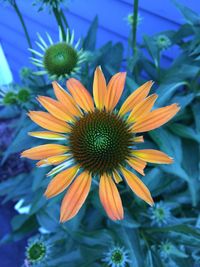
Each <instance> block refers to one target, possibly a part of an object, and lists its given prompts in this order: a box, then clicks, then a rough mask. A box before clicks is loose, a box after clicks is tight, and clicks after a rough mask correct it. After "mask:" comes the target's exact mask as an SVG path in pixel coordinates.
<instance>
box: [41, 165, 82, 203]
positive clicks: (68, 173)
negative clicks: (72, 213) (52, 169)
mask: <svg viewBox="0 0 200 267" xmlns="http://www.w3.org/2000/svg"><path fill="white" fill-rule="evenodd" d="M77 171H78V166H73V167H71V168H69V169H67V170H64V171H62V172H60V173H59V174H57V175H56V176H55V177H54V178H53V179H52V180H51V182H50V183H49V185H48V187H47V189H46V191H45V193H44V194H45V196H46V197H47V198H51V197H54V196H56V195H58V194H60V193H61V192H62V191H64V190H65V189H66V188H67V187H68V186H69V185H70V183H71V182H72V180H73V179H74V177H75V175H76V173H77Z"/></svg>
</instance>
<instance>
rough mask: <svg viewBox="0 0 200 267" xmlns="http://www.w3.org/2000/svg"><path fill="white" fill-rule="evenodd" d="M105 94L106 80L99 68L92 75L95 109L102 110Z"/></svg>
mask: <svg viewBox="0 0 200 267" xmlns="http://www.w3.org/2000/svg"><path fill="white" fill-rule="evenodd" d="M106 93H107V87H106V80H105V77H104V74H103V72H102V70H101V68H100V67H97V68H96V70H95V73H94V82H93V96H94V102H95V105H96V107H97V108H98V109H99V110H102V109H103V108H104V103H105V96H106Z"/></svg>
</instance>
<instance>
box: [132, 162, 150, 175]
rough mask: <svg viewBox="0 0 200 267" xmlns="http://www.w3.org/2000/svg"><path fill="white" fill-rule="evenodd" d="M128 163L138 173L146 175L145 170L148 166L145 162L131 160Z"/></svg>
mask: <svg viewBox="0 0 200 267" xmlns="http://www.w3.org/2000/svg"><path fill="white" fill-rule="evenodd" d="M127 162H128V164H129V165H130V166H131V167H132V168H133V169H135V170H136V171H137V172H139V173H140V174H142V175H145V174H144V168H145V167H146V165H147V164H146V162H145V161H143V160H141V159H137V158H130V159H129V160H128V161H127Z"/></svg>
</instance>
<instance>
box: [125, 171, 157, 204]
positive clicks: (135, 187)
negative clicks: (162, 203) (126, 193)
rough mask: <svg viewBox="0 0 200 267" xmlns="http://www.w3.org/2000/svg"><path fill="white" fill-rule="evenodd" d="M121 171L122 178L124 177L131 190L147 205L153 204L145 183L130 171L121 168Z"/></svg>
mask: <svg viewBox="0 0 200 267" xmlns="http://www.w3.org/2000/svg"><path fill="white" fill-rule="evenodd" d="M121 171H122V173H123V175H124V178H125V179H126V182H127V184H128V185H129V187H130V188H131V190H132V191H133V192H134V193H135V194H136V195H137V196H138V197H140V198H141V199H143V200H144V201H145V202H147V203H148V204H149V205H151V206H153V204H154V201H153V199H152V197H151V193H150V192H149V189H148V188H147V187H146V185H145V184H144V183H143V182H142V181H141V180H140V179H139V178H138V177H137V176H136V175H135V174H134V173H132V172H131V171H129V170H127V169H125V168H123V169H122V170H121Z"/></svg>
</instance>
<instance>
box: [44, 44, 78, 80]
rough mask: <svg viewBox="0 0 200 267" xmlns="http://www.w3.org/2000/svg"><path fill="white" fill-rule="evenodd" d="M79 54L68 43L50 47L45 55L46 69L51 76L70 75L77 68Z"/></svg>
mask: <svg viewBox="0 0 200 267" xmlns="http://www.w3.org/2000/svg"><path fill="white" fill-rule="evenodd" d="M77 62H78V54H77V52H76V50H75V49H74V48H73V47H71V46H70V45H68V44H66V43H64V42H63V43H58V44H55V45H52V46H50V47H49V48H48V49H47V50H46V52H45V54H44V59H43V63H44V67H45V68H46V70H47V71H48V73H50V74H51V75H58V76H60V75H68V74H70V73H71V72H72V71H73V69H74V68H75V67H76V65H77Z"/></svg>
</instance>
